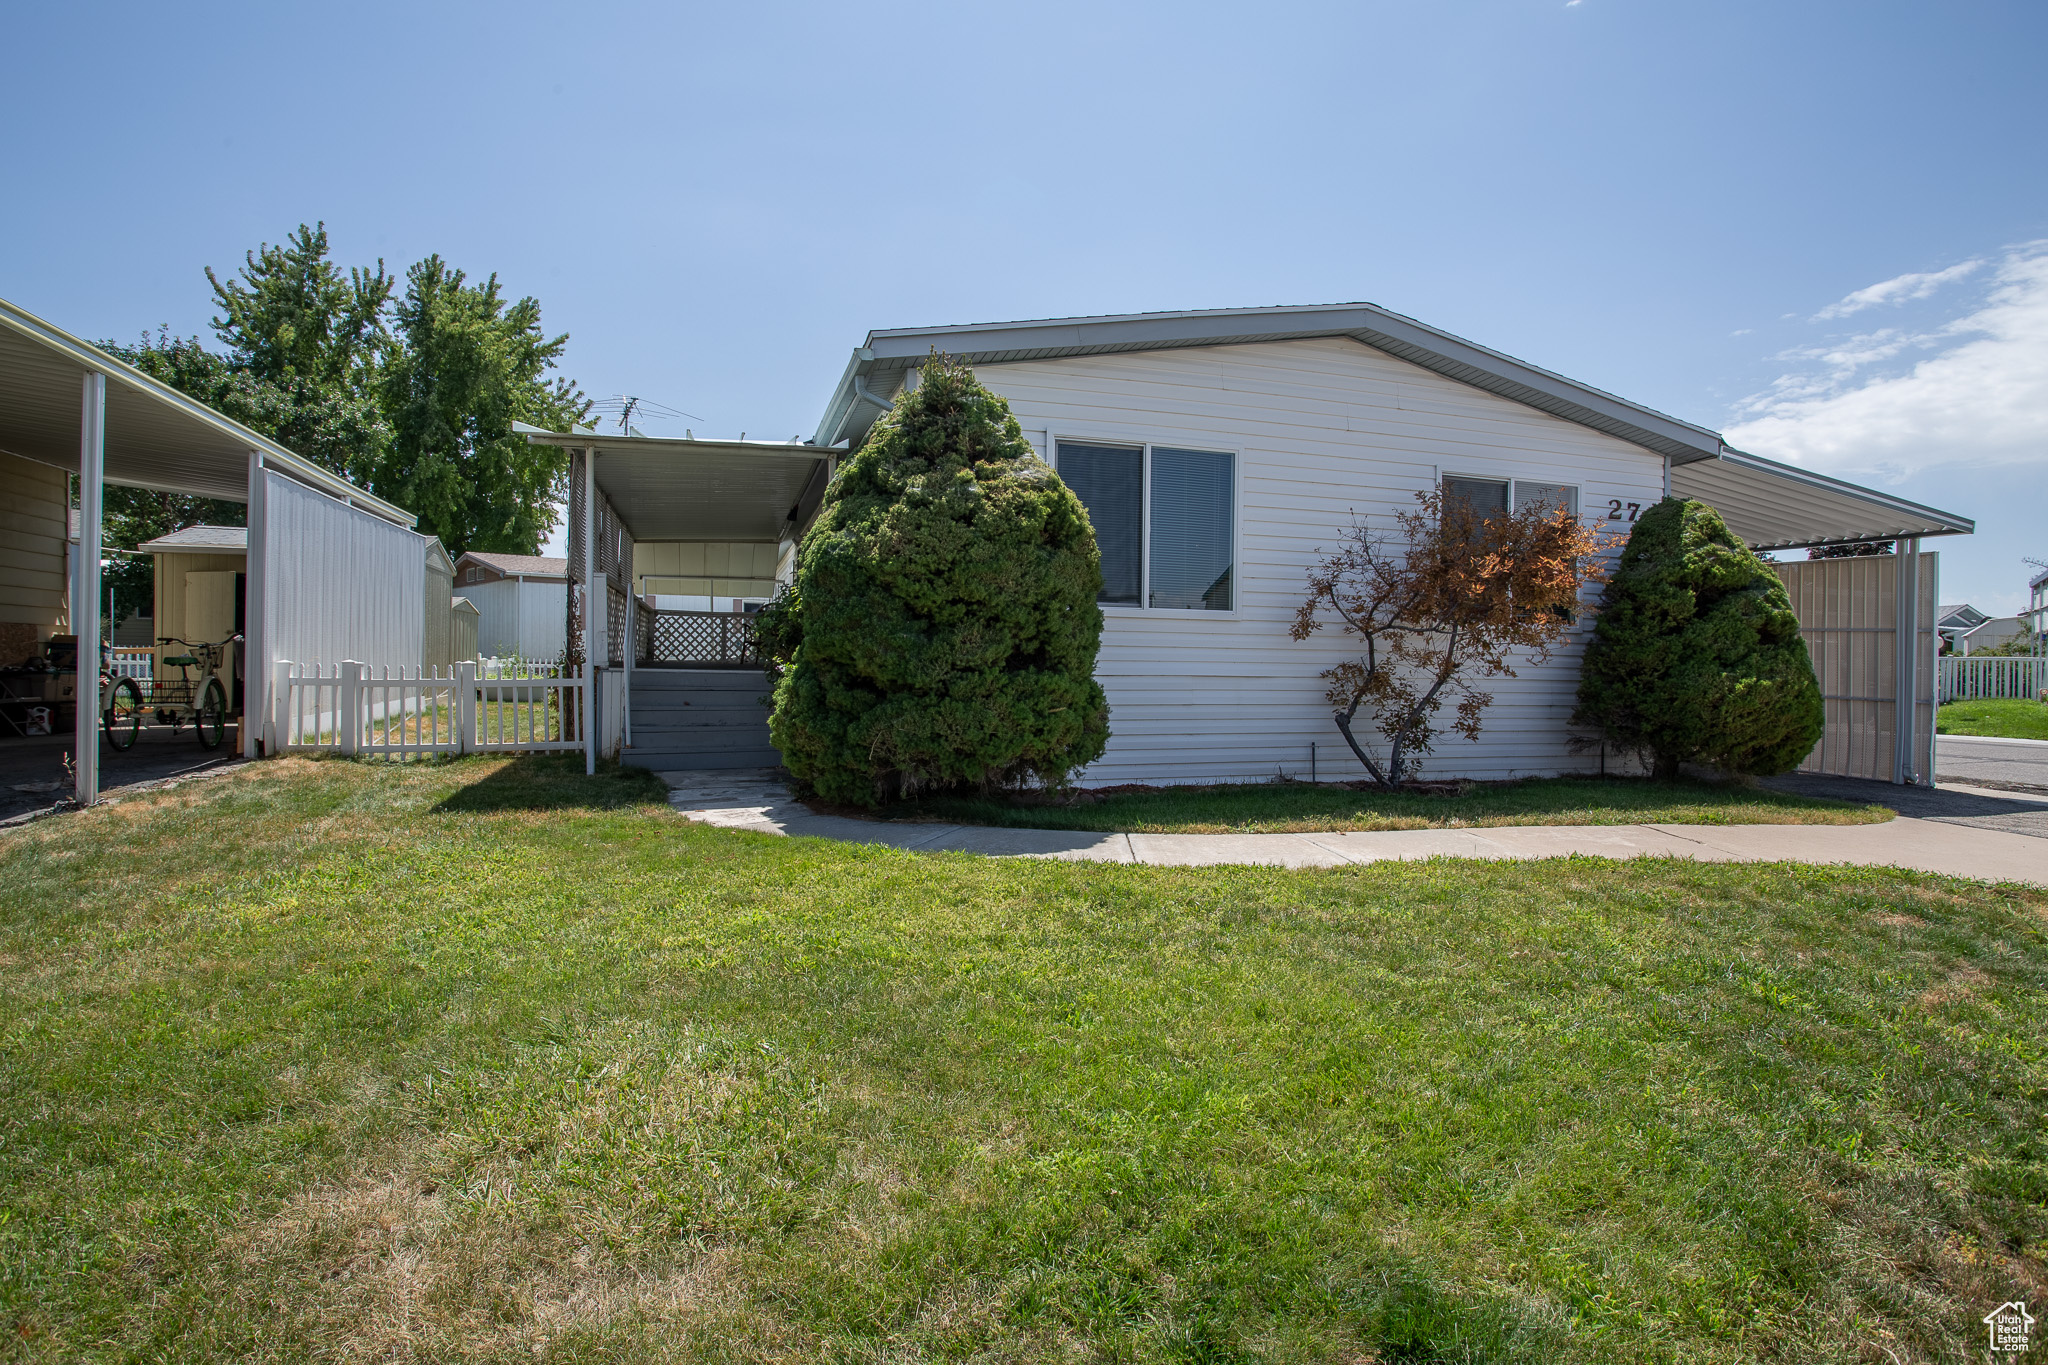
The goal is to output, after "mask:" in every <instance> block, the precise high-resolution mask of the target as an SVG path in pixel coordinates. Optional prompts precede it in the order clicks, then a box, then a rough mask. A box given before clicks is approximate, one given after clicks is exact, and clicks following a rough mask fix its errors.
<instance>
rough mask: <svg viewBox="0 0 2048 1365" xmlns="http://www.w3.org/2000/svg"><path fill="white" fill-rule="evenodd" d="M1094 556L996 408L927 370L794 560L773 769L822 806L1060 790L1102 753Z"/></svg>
mask: <svg viewBox="0 0 2048 1365" xmlns="http://www.w3.org/2000/svg"><path fill="white" fill-rule="evenodd" d="M1101 585H1102V568H1101V560H1100V556H1099V555H1098V554H1097V552H1096V548H1095V533H1094V530H1093V528H1092V527H1090V525H1089V524H1088V514H1087V512H1086V511H1085V510H1084V509H1083V508H1082V506H1081V502H1080V499H1078V498H1076V497H1075V496H1074V495H1073V493H1072V492H1071V491H1069V489H1068V488H1067V486H1066V485H1065V484H1064V483H1062V482H1061V481H1060V478H1059V476H1058V475H1057V474H1055V473H1054V472H1053V470H1052V468H1051V467H1050V466H1049V465H1047V464H1046V463H1045V462H1044V461H1042V460H1040V459H1039V458H1038V456H1037V455H1036V453H1034V452H1033V451H1032V449H1031V446H1030V444H1029V443H1028V442H1026V441H1025V440H1024V435H1023V433H1022V431H1020V430H1019V429H1018V426H1017V420H1016V418H1014V417H1012V416H1011V415H1010V409H1009V405H1008V404H1007V403H1005V402H1004V401H1003V400H1002V399H1001V398H999V397H997V396H996V395H994V394H992V393H990V392H989V391H988V390H987V389H986V388H983V387H982V385H981V384H980V383H979V382H978V381H977V380H976V379H975V377H974V372H973V371H972V370H971V369H969V368H967V367H966V366H965V365H961V364H958V363H956V362H953V361H949V360H947V359H945V358H944V357H939V356H934V357H933V359H932V362H931V363H930V364H929V365H928V366H926V368H925V370H924V376H923V382H922V383H921V384H919V386H918V387H917V388H916V389H914V390H912V391H911V392H909V393H907V394H906V395H904V396H903V397H902V398H900V399H898V400H897V403H896V406H895V407H894V409H892V410H891V411H890V413H889V414H888V415H887V416H886V417H884V418H883V419H882V421H881V422H879V423H877V424H876V426H875V429H874V431H873V433H872V434H871V435H870V436H869V438H868V441H867V444H866V445H865V446H863V447H862V449H861V450H860V452H859V453H858V454H856V455H854V456H853V457H852V458H851V459H850V460H848V461H847V463H846V464H845V466H844V467H842V468H841V469H840V471H839V473H838V475H837V476H836V477H835V478H834V479H833V481H832V486H831V488H830V489H829V490H828V491H827V493H826V501H825V507H824V509H823V511H822V513H821V514H820V516H819V518H818V520H817V522H816V524H815V525H813V526H812V528H811V530H810V532H809V533H808V534H807V535H805V537H804V541H803V545H802V546H801V547H800V549H799V551H798V555H797V591H796V596H795V600H794V602H793V603H792V604H790V611H791V613H792V614H793V615H794V617H795V620H794V621H793V622H788V621H785V622H779V623H777V624H776V628H775V630H774V631H773V632H772V633H773V634H774V636H775V638H776V639H778V640H782V641H785V642H788V647H790V648H791V650H792V652H791V654H790V657H789V659H788V667H787V669H786V670H785V671H784V673H783V675H782V678H781V680H780V682H779V683H778V684H777V685H776V689H775V709H774V714H773V716H772V718H771V720H770V729H771V731H772V732H773V734H774V739H775V744H776V747H777V748H779V749H780V750H781V751H782V756H783V761H784V762H785V763H787V764H788V765H789V769H790V771H791V772H792V773H794V774H795V775H796V776H797V777H798V778H799V779H800V780H802V781H804V782H806V783H808V784H809V785H810V786H811V787H813V788H815V789H816V790H817V791H818V792H819V793H820V794H821V795H823V796H825V797H828V798H830V799H832V800H837V801H847V802H853V803H857V804H861V805H875V804H878V803H879V802H881V801H883V800H887V799H891V798H894V797H899V796H907V795H911V794H913V793H917V792H924V791H934V790H947V789H964V788H972V789H975V790H978V791H982V792H988V791H994V790H998V789H1001V788H1004V787H1008V786H1015V785H1021V784H1025V783H1029V782H1037V783H1041V784H1044V785H1048V786H1059V785H1062V784H1064V783H1065V782H1066V781H1067V780H1068V779H1069V777H1070V776H1071V775H1072V773H1073V771H1074V770H1075V769H1076V768H1079V767H1081V766H1082V765H1084V764H1086V763H1088V762H1090V761H1092V760H1093V759H1095V758H1096V757H1098V756H1099V755H1100V754H1101V753H1102V749H1103V745H1104V744H1105V743H1106V742H1107V740H1108V738H1109V704H1108V700H1107V699H1106V698H1105V697H1104V696H1103V693H1102V688H1101V686H1100V685H1099V684H1097V683H1096V681H1095V653H1096V647H1097V646H1098V645H1099V644H1100V642H1101V639H1102V611H1101V609H1100V608H1099V607H1097V606H1096V604H1095V597H1096V594H1097V592H1098V591H1100V589H1101Z"/></svg>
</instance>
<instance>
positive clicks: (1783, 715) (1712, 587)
mask: <svg viewBox="0 0 2048 1365" xmlns="http://www.w3.org/2000/svg"><path fill="white" fill-rule="evenodd" d="M1575 719H1576V720H1577V721H1578V722H1579V723H1581V724H1587V725H1595V726H1598V727H1599V728H1600V729H1601V730H1602V731H1604V732H1605V733H1606V735H1607V737H1608V738H1609V739H1610V740H1612V741H1614V742H1616V743H1618V744H1620V745H1622V746H1624V747H1628V748H1635V749H1640V750H1644V751H1647V752H1648V753H1649V754H1651V755H1652V756H1653V759H1654V763H1655V770H1656V772H1657V775H1658V776H1660V777H1671V776H1675V775H1676V774H1677V771H1678V765H1679V764H1680V763H1688V762H1689V763H1702V764H1706V765H1709V766H1711V767H1715V768H1719V769H1721V770H1722V771H1724V772H1731V773H1756V774H1762V773H1781V772H1786V771H1789V770H1790V769H1792V768H1795V767H1797V766H1798V765H1799V762H1800V760H1802V759H1804V758H1805V757H1806V755H1807V754H1808V753H1809V752H1811V751H1812V749H1813V746H1814V744H1815V743H1816V742H1817V741H1818V740H1819V739H1820V734H1821V726H1822V714H1821V701H1820V688H1819V686H1818V685H1817V684H1816V683H1815V681H1814V677H1813V663H1812V661H1811V660H1810V659H1809V658H1808V657H1807V654H1806V644H1805V642H1804V641H1802V640H1801V639H1800V638H1799V621H1798V618H1797V617H1795V616H1794V615H1793V614H1792V600H1791V598H1789V597H1788V596H1786V593H1785V585H1784V584H1783V583H1781V582H1780V581H1779V580H1778V576H1777V574H1775V573H1773V572H1772V571H1771V568H1770V566H1769V565H1767V564H1765V563H1764V562H1763V561H1762V560H1761V559H1758V558H1757V557H1756V555H1755V554H1753V553H1752V552H1751V551H1750V549H1749V547H1748V546H1746V545H1744V544H1743V543H1742V542H1741V541H1740V540H1738V539H1736V538H1735V536H1734V534H1733V533H1732V532H1730V531H1729V529H1728V527H1727V525H1726V523H1724V522H1723V521H1722V520H1721V517H1720V515H1719V514H1718V513H1716V512H1715V511H1714V509H1713V508H1711V507H1708V506H1707V505H1706V504H1705V503H1700V502H1692V501H1683V502H1681V501H1679V500H1677V499H1675V498H1666V499H1665V500H1664V501H1662V502H1660V503H1658V504H1657V505H1656V506H1655V507H1653V508H1651V509H1650V510H1649V511H1648V512H1646V513H1644V514H1643V516H1642V518H1641V520H1639V521H1637V522H1636V525H1635V529H1634V532H1633V534H1631V535H1630V537H1629V542H1628V545H1627V547H1626V548H1625V549H1624V550H1623V551H1622V554H1621V563H1620V565H1619V566H1618V567H1617V568H1616V570H1615V573H1614V577H1613V578H1612V580H1610V582H1609V583H1608V586H1607V591H1606V593H1605V595H1604V598H1603V605H1602V608H1601V612H1600V617H1599V620H1598V621H1597V623H1596V624H1595V626H1594V630H1593V640H1592V643H1591V644H1590V645H1589V646H1588V647H1587V650H1586V659H1585V664H1584V667H1583V669H1582V671H1581V673H1580V677H1579V709H1578V714H1577V716H1576V717H1575Z"/></svg>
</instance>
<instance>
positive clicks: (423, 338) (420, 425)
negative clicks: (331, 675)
mask: <svg viewBox="0 0 2048 1365" xmlns="http://www.w3.org/2000/svg"><path fill="white" fill-rule="evenodd" d="M394 321H395V325H396V333H397V338H398V345H397V346H396V348H395V349H394V351H393V353H392V356H391V359H390V361H389V362H388V363H387V365H386V366H385V369H384V373H383V376H382V379H381V381H380V385H379V391H380V393H381V395H382V398H383V405H384V411H385V413H386V414H387V415H388V416H389V418H390V421H391V427H392V450H391V456H390V458H388V459H387V460H386V461H385V464H384V466H383V467H382V468H381V469H380V470H379V471H378V475H377V478H376V481H375V486H376V491H377V493H378V495H379V496H381V497H386V498H390V499H391V500H392V501H393V502H396V503H398V504H400V505H401V506H403V507H405V508H407V509H408V510H410V511H412V512H413V513H415V514H416V515H417V516H418V517H419V519H420V529H421V530H422V531H424V532H427V533H429V534H432V535H438V536H440V537H441V542H442V544H444V545H446V546H447V547H448V552H449V553H450V554H454V555H459V554H461V553H462V552H463V551H465V550H496V551H502V552H507V553H512V554H532V553H533V552H534V551H535V549H536V548H537V547H538V546H539V544H540V541H541V538H542V537H543V536H545V535H546V534H547V532H548V530H549V529H550V528H551V527H552V526H553V524H554V517H555V504H556V502H557V500H558V499H559V498H560V497H561V496H562V494H563V492H564V491H565V490H566V487H567V480H568V473H569V457H568V453H567V452H566V451H562V450H558V449H556V448H555V447H553V446H530V445H528V444H527V442H526V438H525V437H523V436H520V435H517V434H515V433H514V432H513V430H512V424H513V423H514V422H526V423H529V424H531V425H533V426H539V427H546V428H548V429H550V430H555V431H563V430H567V429H568V428H569V427H570V426H572V425H574V424H575V423H577V422H579V421H581V420H582V418H583V417H584V415H585V414H586V413H587V412H588V411H589V407H590V405H589V402H588V400H586V399H585V398H584V397H583V394H582V393H581V392H580V391H579V390H578V389H577V388H576V386H575V385H574V384H573V383H571V382H570V381H568V380H566V379H559V378H558V379H555V380H553V381H552V382H550V381H549V379H548V377H547V373H548V371H549V370H551V369H553V368H554V366H555V362H556V361H557V360H558V359H559V358H560V356H561V354H562V348H563V347H564V346H566V345H567V344H568V341H569V338H568V337H567V336H566V335H563V336H557V337H553V338H550V337H548V336H547V335H546V334H545V333H543V332H542V331H541V326H540V303H539V301H538V300H535V299H532V298H523V299H520V300H519V301H518V302H516V303H509V304H508V303H507V302H506V300H505V298H504V295H503V294H502V293H501V292H500V291H499V288H498V277H497V276H496V275H492V276H491V277H490V278H489V279H487V280H485V281H484V282H483V283H482V284H470V283H468V282H467V280H466V279H465V277H464V275H463V273H462V272H461V271H460V270H451V269H450V268H449V267H448V266H447V265H446V264H445V263H444V262H443V261H442V260H441V258H440V257H439V256H429V257H428V258H427V259H426V260H424V261H421V262H420V263H419V264H418V265H416V266H414V267H413V268H412V269H411V270H409V271H408V272H406V290H405V297H404V298H403V299H401V300H400V301H399V304H398V308H397V311H396V316H395V319H394Z"/></svg>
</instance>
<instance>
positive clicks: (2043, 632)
mask: <svg viewBox="0 0 2048 1365" xmlns="http://www.w3.org/2000/svg"><path fill="white" fill-rule="evenodd" d="M2021 615H2023V616H2025V617H2026V618H2027V629H2028V630H2031V631H2033V632H2034V638H2035V639H2036V640H2037V641H2048V569H2043V570H2041V572H2039V573H2037V574H2035V575H2034V576H2033V577H2032V578H2031V579H2029V580H2028V581H2027V609H2026V611H2024V612H2022V613H2021Z"/></svg>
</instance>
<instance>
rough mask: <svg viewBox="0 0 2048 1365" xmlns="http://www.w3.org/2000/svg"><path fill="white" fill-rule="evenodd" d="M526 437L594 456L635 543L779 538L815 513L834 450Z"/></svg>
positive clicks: (569, 435)
mask: <svg viewBox="0 0 2048 1365" xmlns="http://www.w3.org/2000/svg"><path fill="white" fill-rule="evenodd" d="M526 439H527V440H528V441H530V442H532V443H534V444H535V445H553V446H560V447H563V448H564V449H576V450H592V451H595V452H596V454H597V461H596V470H597V487H598V491H599V492H601V493H603V494H604V497H605V500H606V501H607V502H609V503H610V504H611V505H612V508H613V510H614V511H616V512H617V513H618V516H619V520H620V521H621V522H623V523H624V524H625V527H626V530H627V532H628V533H629V534H631V535H632V537H633V539H634V540H636V541H657V540H713V541H717V540H725V541H756V542H768V541H776V540H780V539H781V538H782V537H783V536H785V535H787V534H789V533H791V532H792V531H793V530H796V529H800V528H801V527H802V526H803V524H804V523H805V522H807V521H809V520H810V517H811V514H812V513H813V512H815V511H816V510H817V507H818V503H819V501H820V500H821V499H822V498H823V497H824V494H825V481H826V479H827V478H828V477H829V476H830V473H831V462H832V457H833V455H834V454H835V453H836V452H834V451H831V450H828V449H826V448H824V447H822V446H814V445H805V444H802V443H801V442H780V441H698V440H691V439H684V440H672V439H669V438H666V437H657V436H623V435H621V436H604V435H599V434H597V433H594V432H582V431H576V432H555V431H528V432H527V434H526Z"/></svg>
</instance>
